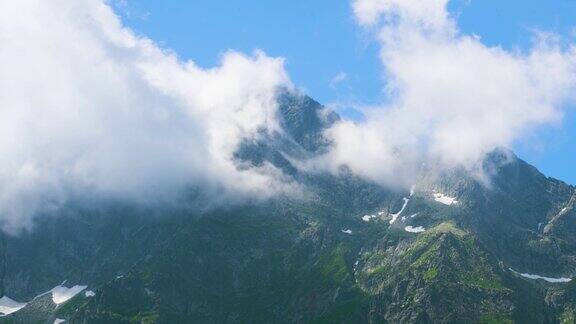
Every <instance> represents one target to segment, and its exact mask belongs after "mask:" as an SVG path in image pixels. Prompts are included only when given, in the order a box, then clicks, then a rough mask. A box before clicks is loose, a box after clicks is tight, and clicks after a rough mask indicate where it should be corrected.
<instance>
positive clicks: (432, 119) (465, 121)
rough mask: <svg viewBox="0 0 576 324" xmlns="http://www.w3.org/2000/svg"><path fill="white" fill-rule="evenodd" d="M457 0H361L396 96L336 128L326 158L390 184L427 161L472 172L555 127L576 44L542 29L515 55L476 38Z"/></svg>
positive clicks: (572, 82) (573, 81)
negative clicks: (454, 5) (456, 9)
mask: <svg viewBox="0 0 576 324" xmlns="http://www.w3.org/2000/svg"><path fill="white" fill-rule="evenodd" d="M447 5H448V0H354V1H353V2H352V8H353V11H354V14H355V18H356V20H357V22H358V24H359V25H361V26H363V28H366V29H367V30H369V31H370V32H373V33H374V34H375V35H376V39H377V41H378V43H379V45H380V48H381V50H380V58H381V63H382V67H383V71H384V79H385V80H386V83H385V88H384V91H385V93H386V95H387V98H388V100H387V102H386V103H384V104H382V105H378V106H376V107H371V108H370V109H366V110H365V111H364V113H365V115H366V120H365V121H363V122H353V121H343V122H341V123H339V124H337V125H336V126H335V127H333V128H332V129H330V130H329V131H328V133H327V134H328V136H329V137H330V138H331V139H332V140H333V142H334V144H335V146H334V149H333V150H332V151H331V152H330V154H328V155H327V156H325V157H324V158H323V159H322V161H320V163H321V164H322V165H323V166H324V167H327V168H329V169H331V170H337V169H338V168H339V167H340V166H342V165H347V166H348V167H350V168H351V169H352V170H353V171H354V172H356V173H357V174H360V175H363V176H365V177H367V178H369V179H372V180H375V181H378V182H380V183H383V184H389V185H390V184H398V183H399V182H400V183H402V182H410V181H412V180H411V179H410V178H411V177H413V176H414V174H415V170H416V169H417V168H418V166H419V165H420V164H421V163H422V162H423V161H427V162H428V163H434V164H437V165H439V166H440V167H446V168H449V167H456V166H463V167H466V168H473V167H474V166H475V165H477V162H478V161H479V160H480V159H481V158H482V157H483V156H485V154H486V153H488V152H490V151H492V150H494V149H496V148H498V147H509V146H511V145H512V144H513V143H514V142H515V141H516V140H518V139H520V138H521V137H522V136H523V135H525V134H526V133H527V132H529V131H531V130H534V128H535V127H537V126H540V125H543V124H547V123H555V122H557V121H559V120H560V119H561V117H562V109H563V107H565V104H566V103H567V102H568V101H572V100H573V99H574V97H573V94H574V93H575V92H574V90H576V89H575V86H576V73H575V72H576V48H575V47H574V45H573V44H569V45H566V44H562V42H561V41H560V40H559V38H558V37H556V36H554V35H546V34H543V33H540V34H537V35H535V41H534V45H533V46H532V48H530V49H528V50H526V51H507V50H505V49H503V48H501V47H489V46H486V45H484V44H483V43H482V40H481V39H480V38H479V37H478V36H476V35H467V34H464V33H462V32H461V31H460V30H459V29H458V28H457V22H456V20H455V19H454V17H452V16H451V15H450V14H449V12H448V10H447Z"/></svg>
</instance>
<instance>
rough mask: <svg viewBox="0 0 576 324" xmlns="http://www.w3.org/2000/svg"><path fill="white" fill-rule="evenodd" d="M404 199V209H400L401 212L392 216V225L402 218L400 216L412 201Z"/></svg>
mask: <svg viewBox="0 0 576 324" xmlns="http://www.w3.org/2000/svg"><path fill="white" fill-rule="evenodd" d="M402 199H403V200H404V204H402V208H400V211H399V212H397V213H396V214H392V219H391V220H390V225H392V224H394V222H395V221H396V219H397V218H398V216H400V214H402V212H403V211H404V209H406V206H407V205H408V202H409V201H410V199H408V198H402Z"/></svg>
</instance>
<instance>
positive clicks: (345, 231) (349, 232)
mask: <svg viewBox="0 0 576 324" xmlns="http://www.w3.org/2000/svg"><path fill="white" fill-rule="evenodd" d="M342 233H346V234H352V230H349V229H346V230H342Z"/></svg>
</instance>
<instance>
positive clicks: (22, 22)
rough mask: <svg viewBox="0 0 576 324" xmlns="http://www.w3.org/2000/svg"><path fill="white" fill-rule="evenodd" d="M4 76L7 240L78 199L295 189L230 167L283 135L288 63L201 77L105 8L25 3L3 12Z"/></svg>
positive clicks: (252, 62)
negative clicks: (239, 153)
mask: <svg viewBox="0 0 576 324" xmlns="http://www.w3.org/2000/svg"><path fill="white" fill-rule="evenodd" d="M191 37H193V36H191ZM0 71H1V72H0V73H1V77H0V154H1V155H2V159H0V226H1V227H2V229H3V230H4V231H7V232H11V233H15V232H18V231H19V230H21V229H22V228H26V227H29V226H30V225H31V224H32V219H33V217H34V215H36V214H37V213H41V212H46V211H49V210H51V209H54V208H58V206H61V204H62V203H65V202H66V201H67V200H68V199H69V198H70V195H71V193H79V192H83V193H87V194H90V195H94V196H99V197H115V198H120V199H128V200H133V201H137V202H145V203H152V204H153V203H155V202H158V201H162V200H165V199H173V198H175V197H174V195H176V194H177V193H178V192H181V191H182V190H184V189H185V188H186V187H187V186H191V185H192V186H201V187H202V188H204V190H208V191H210V190H211V191H213V192H214V193H217V194H218V195H222V196H226V195H237V196H238V195H239V196H243V195H244V196H266V195H271V194H275V193H277V192H279V191H283V190H288V189H289V188H288V187H289V186H290V184H286V183H284V182H283V181H282V180H281V177H282V175H281V173H280V172H278V171H277V170H275V169H274V168H272V167H270V166H266V165H265V166H263V167H259V168H255V167H242V168H238V167H237V166H236V165H235V163H234V161H233V160H232V156H233V153H234V151H235V150H236V148H237V146H238V144H239V143H240V142H241V141H242V140H243V139H251V138H255V137H257V136H258V134H259V133H260V132H261V131H262V130H265V131H266V130H268V131H274V130H276V129H277V128H278V127H279V126H278V123H277V120H276V115H275V114H276V92H277V89H278V88H279V87H286V86H288V87H289V86H290V80H289V78H288V76H287V75H286V73H285V71H284V66H283V60H282V59H276V58H270V57H268V56H266V55H265V54H264V53H261V52H257V53H255V54H254V55H252V56H246V55H242V54H239V53H236V52H227V53H225V54H224V55H223V57H222V60H221V63H220V65H219V66H217V67H214V68H210V69H202V68H200V67H198V66H196V65H195V64H194V62H191V61H182V60H181V59H179V58H178V57H177V56H176V55H175V54H174V53H171V52H170V51H167V50H163V49H161V48H159V47H158V46H157V45H156V44H155V43H154V42H152V41H151V40H150V39H147V38H145V37H140V36H137V35H135V33H134V32H132V31H131V30H129V29H127V28H125V27H124V26H122V24H121V21H120V20H119V18H118V17H117V16H116V15H115V14H114V12H113V11H112V9H111V8H110V7H109V5H108V4H107V3H106V1H103V0H54V1H45V0H21V1H1V2H0Z"/></svg>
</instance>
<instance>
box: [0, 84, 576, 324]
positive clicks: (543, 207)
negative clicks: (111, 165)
mask: <svg viewBox="0 0 576 324" xmlns="http://www.w3.org/2000/svg"><path fill="white" fill-rule="evenodd" d="M279 102H280V114H281V118H280V120H281V122H282V123H283V125H282V126H283V127H282V129H283V130H284V131H283V132H282V133H276V134H268V135H266V136H263V137H262V138H260V139H259V140H257V141H253V142H246V143H244V144H243V145H242V147H241V149H240V150H239V151H238V153H237V155H236V158H237V159H238V160H239V161H242V163H253V164H256V165H258V164H261V163H264V162H268V163H272V164H274V165H276V166H277V167H279V168H281V169H282V170H284V171H285V173H286V174H288V175H290V176H291V177H293V178H294V179H295V180H296V181H298V182H300V183H301V184H303V185H305V186H306V187H307V188H308V190H309V195H307V196H306V197H304V198H303V197H299V198H292V197H277V198H275V199H272V200H268V201H265V202H257V203H256V202H255V203H247V204H244V205H234V206H229V207H226V208H221V209H211V210H209V211H205V210H200V209H197V208H194V207H173V208H165V209H162V210H150V209H141V208H136V207H134V206H127V205H122V204H119V203H111V204H110V205H107V206H97V207H94V206H90V205H82V204H77V205H75V206H69V208H68V209H67V210H66V212H65V213H64V214H63V215H61V216H59V217H53V218H44V219H43V221H42V223H39V224H38V225H37V227H36V229H35V230H34V231H33V232H30V233H26V234H25V235H22V236H19V237H9V236H3V237H2V241H0V250H1V252H2V253H0V258H1V260H0V261H1V263H0V264H1V265H2V267H1V268H0V274H1V276H0V279H1V280H2V282H1V284H2V285H1V286H0V287H2V293H3V294H5V295H7V296H9V297H11V298H13V299H15V300H18V301H21V302H27V303H28V304H27V305H26V306H25V307H23V308H22V309H20V310H18V311H15V312H13V313H12V314H10V315H7V316H4V317H0V322H2V321H5V322H11V323H29V322H31V321H33V322H40V323H42V322H50V323H52V322H53V321H54V320H55V319H56V318H59V319H65V320H67V321H69V322H71V323H246V322H274V323H284V322H286V323H309V322H320V323H321V322H324V323H362V322H367V323H368V322H373V323H374V322H384V323H436V322H450V323H451V322H482V323H508V322H509V323H512V322H518V323H557V322H566V323H570V322H571V321H574V318H575V317H576V306H575V305H576V294H575V293H574V292H575V291H576V290H575V288H574V287H575V286H574V283H573V282H571V281H570V279H571V278H572V277H573V276H575V275H576V241H575V240H574V237H576V235H575V234H576V232H575V231H576V227H575V226H576V223H575V221H574V219H575V217H576V214H575V213H574V201H575V199H576V198H574V197H576V196H575V195H576V191H575V188H574V187H572V186H570V185H567V184H565V183H563V182H561V181H558V180H555V179H550V178H547V177H545V176H543V175H542V174H541V173H539V172H538V171H537V170H536V169H535V168H533V167H531V166H530V165H528V164H526V163H525V162H523V161H521V160H520V159H518V158H516V157H515V156H514V155H513V154H511V153H510V152H506V151H499V152H494V153H493V154H491V155H490V156H488V157H487V158H486V162H485V163H486V167H487V169H489V170H490V174H491V179H492V181H491V182H490V185H489V186H488V185H486V183H482V182H480V181H479V180H477V178H475V177H473V176H471V175H470V174H469V173H468V172H466V171H465V170H451V171H449V172H446V173H444V174H433V175H432V174H429V173H427V172H426V170H422V174H421V175H420V176H419V177H418V179H419V180H418V181H417V182H416V183H415V184H414V187H413V188H412V190H406V191H402V190H400V191H395V190H391V189H388V188H383V187H381V186H378V185H377V184H374V183H371V182H368V181H365V180H362V179H359V178H357V177H355V176H354V175H352V174H350V173H349V172H347V171H346V170H342V173H341V174H340V175H338V176H335V175H329V174H306V173H303V172H302V171H299V170H298V168H297V167H296V166H294V165H292V163H291V162H290V161H291V158H292V157H302V156H314V155H315V154H319V153H321V152H323V150H325V149H326V147H327V146H328V145H330V143H329V142H328V141H326V139H325V138H323V137H322V131H323V129H325V128H326V127H328V126H329V125H331V124H332V123H334V122H335V121H336V120H338V116H337V115H335V114H334V113H331V112H329V111H327V110H325V109H324V108H323V107H322V106H321V105H320V104H318V103H317V102H315V101H313V100H312V99H310V98H308V97H305V96H300V95H294V94H290V93H284V94H283V95H282V96H280V99H279ZM64 280H67V281H66V283H64V286H67V287H71V286H72V285H88V287H87V288H85V289H84V290H83V291H82V292H80V293H77V294H75V295H74V296H73V297H71V298H70V299H68V300H66V301H65V302H62V303H60V304H56V303H53V302H50V300H49V298H48V299H47V297H46V296H49V295H50V294H48V295H42V297H36V298H34V296H37V295H38V294H40V293H43V292H46V291H48V290H50V289H51V288H53V287H55V286H57V285H59V284H61V283H62V282H63V281H64ZM89 290H90V291H94V293H93V294H87V293H86V292H87V291H89ZM0 306H1V305H0Z"/></svg>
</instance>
